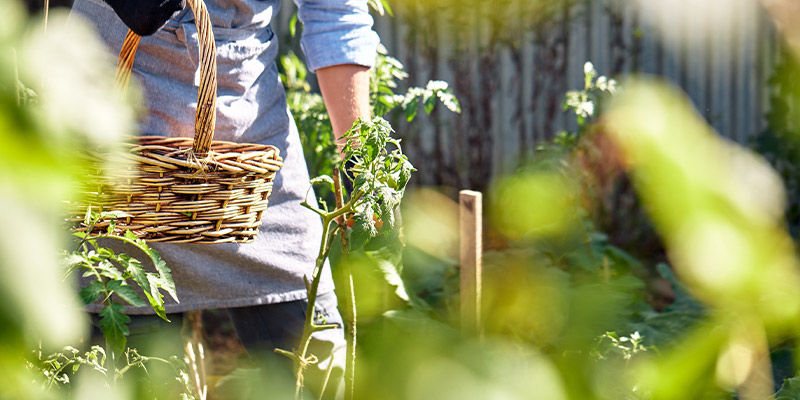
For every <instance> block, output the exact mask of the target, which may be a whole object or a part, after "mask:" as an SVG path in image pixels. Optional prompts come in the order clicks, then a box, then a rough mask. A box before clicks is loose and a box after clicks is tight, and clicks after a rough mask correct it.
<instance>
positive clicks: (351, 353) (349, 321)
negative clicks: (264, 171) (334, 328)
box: [333, 168, 357, 400]
mask: <svg viewBox="0 0 800 400" xmlns="http://www.w3.org/2000/svg"><path fill="white" fill-rule="evenodd" d="M333 187H334V191H335V194H336V208H337V209H339V208H343V207H344V193H343V191H342V175H341V173H340V172H339V168H334V170H333ZM338 222H339V227H340V232H341V233H340V237H341V239H342V267H343V272H344V277H345V279H347V282H346V285H345V304H346V310H345V318H346V320H345V325H346V326H347V333H348V335H347V359H346V361H345V369H344V398H345V400H352V399H353V395H354V393H355V381H356V373H355V372H356V340H357V336H356V333H357V325H356V324H357V319H356V315H357V312H356V294H355V287H354V286H353V271H352V269H351V266H350V262H349V260H348V257H349V254H350V247H349V243H348V242H349V240H348V237H347V229H346V226H345V221H344V217H342V218H339V220H338Z"/></svg>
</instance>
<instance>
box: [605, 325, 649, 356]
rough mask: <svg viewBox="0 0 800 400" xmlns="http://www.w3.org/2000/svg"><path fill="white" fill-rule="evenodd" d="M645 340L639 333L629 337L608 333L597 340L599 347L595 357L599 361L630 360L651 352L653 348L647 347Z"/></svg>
mask: <svg viewBox="0 0 800 400" xmlns="http://www.w3.org/2000/svg"><path fill="white" fill-rule="evenodd" d="M643 343H644V339H643V338H642V335H640V334H639V332H638V331H636V332H633V333H631V334H630V335H629V336H620V335H617V333H616V332H606V333H604V334H602V335H601V336H600V337H599V338H597V347H596V348H595V350H594V355H595V357H597V358H598V359H606V358H609V357H621V358H622V359H624V360H630V359H632V358H633V357H634V356H635V355H637V354H639V353H643V352H646V351H650V350H651V349H652V348H650V347H648V346H645V345H644V344H643Z"/></svg>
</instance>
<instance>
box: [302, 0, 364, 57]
mask: <svg viewBox="0 0 800 400" xmlns="http://www.w3.org/2000/svg"><path fill="white" fill-rule="evenodd" d="M294 1H295V3H297V7H298V12H297V16H298V18H299V19H300V21H301V22H302V23H303V35H302V38H301V39H300V45H301V47H302V48H303V53H305V55H306V64H307V66H308V68H309V70H311V71H316V70H317V69H319V68H324V67H329V66H332V65H339V64H358V65H363V66H367V67H372V66H373V65H374V64H375V55H376V49H377V46H378V43H379V42H380V40H379V39H378V34H377V33H375V31H373V30H372V23H373V20H372V16H371V15H370V14H369V8H368V6H367V1H366V0H294Z"/></svg>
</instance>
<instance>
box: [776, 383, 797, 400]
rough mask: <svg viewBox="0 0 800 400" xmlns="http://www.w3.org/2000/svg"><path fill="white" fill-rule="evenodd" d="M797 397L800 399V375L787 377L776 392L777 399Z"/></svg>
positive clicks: (790, 399)
mask: <svg viewBox="0 0 800 400" xmlns="http://www.w3.org/2000/svg"><path fill="white" fill-rule="evenodd" d="M797 399H800V377H796V378H790V379H786V380H785V381H783V385H781V389H780V390H779V391H778V393H775V400H797Z"/></svg>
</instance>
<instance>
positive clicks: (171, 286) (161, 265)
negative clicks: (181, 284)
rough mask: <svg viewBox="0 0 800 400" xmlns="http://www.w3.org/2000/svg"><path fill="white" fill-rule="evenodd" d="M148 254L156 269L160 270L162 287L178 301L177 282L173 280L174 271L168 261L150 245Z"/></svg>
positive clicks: (160, 284)
mask: <svg viewBox="0 0 800 400" xmlns="http://www.w3.org/2000/svg"><path fill="white" fill-rule="evenodd" d="M148 255H149V256H150V259H151V260H152V261H153V265H154V266H155V267H156V271H158V274H159V277H160V278H161V279H159V281H158V282H159V286H160V287H161V289H164V290H165V291H166V292H167V293H169V295H170V296H172V299H173V300H175V301H176V302H178V294H177V293H176V291H175V282H174V281H173V280H172V273H171V271H170V269H169V268H168V267H167V263H166V262H165V261H164V260H162V259H161V256H160V255H159V254H158V252H157V251H155V250H153V249H150V248H149V247H148Z"/></svg>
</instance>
